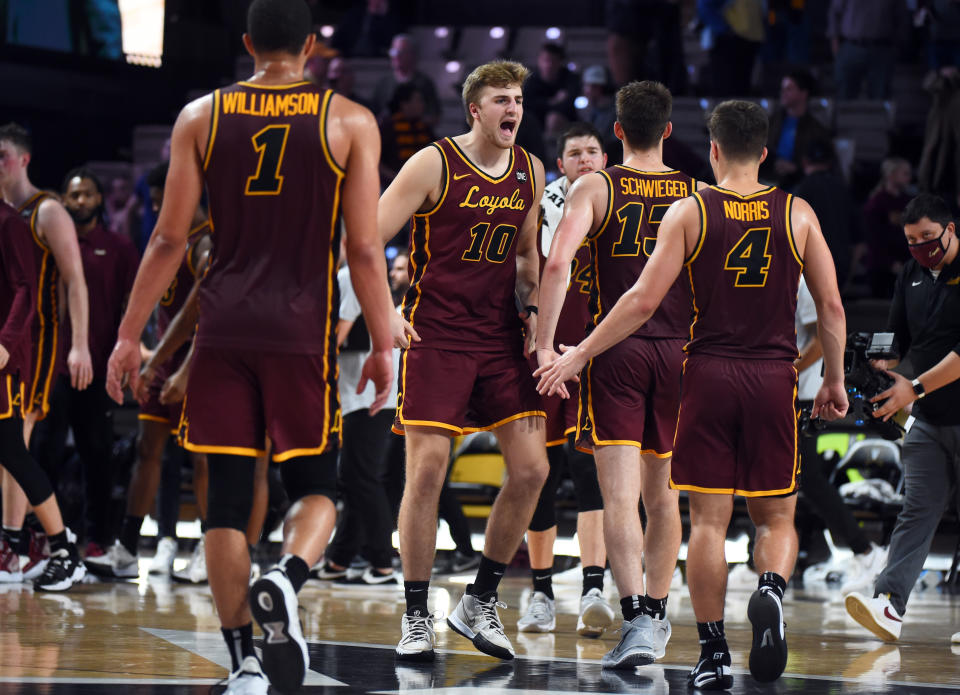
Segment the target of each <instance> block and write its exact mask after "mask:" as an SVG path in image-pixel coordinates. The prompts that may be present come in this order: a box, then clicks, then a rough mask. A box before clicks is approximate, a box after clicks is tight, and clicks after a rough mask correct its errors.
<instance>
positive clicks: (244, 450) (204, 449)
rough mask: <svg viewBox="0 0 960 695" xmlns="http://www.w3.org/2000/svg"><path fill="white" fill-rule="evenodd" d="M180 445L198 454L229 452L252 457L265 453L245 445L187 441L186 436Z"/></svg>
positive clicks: (234, 454) (233, 454)
mask: <svg viewBox="0 0 960 695" xmlns="http://www.w3.org/2000/svg"><path fill="white" fill-rule="evenodd" d="M182 446H183V448H184V449H186V450H187V451H195V452H197V453H198V454H229V455H231V456H252V457H253V458H257V457H259V456H266V455H267V452H266V450H265V449H253V448H251V447H245V446H213V445H210V446H207V445H204V444H193V443H191V442H189V441H187V438H186V437H184V438H183V445H182Z"/></svg>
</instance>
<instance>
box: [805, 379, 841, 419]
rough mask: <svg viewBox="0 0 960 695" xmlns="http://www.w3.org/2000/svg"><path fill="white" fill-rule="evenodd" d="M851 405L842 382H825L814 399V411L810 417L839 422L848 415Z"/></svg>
mask: <svg viewBox="0 0 960 695" xmlns="http://www.w3.org/2000/svg"><path fill="white" fill-rule="evenodd" d="M849 405H850V404H849V403H848V402H847V389H846V387H845V386H844V385H843V382H842V381H838V382H835V383H827V382H826V381H824V382H823V385H822V386H821V387H820V390H819V391H817V395H816V398H814V399H813V410H811V412H810V417H818V418H820V419H821V420H839V419H840V418H842V417H843V416H844V415H846V414H847V408H848V407H849Z"/></svg>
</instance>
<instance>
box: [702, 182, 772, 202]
mask: <svg viewBox="0 0 960 695" xmlns="http://www.w3.org/2000/svg"><path fill="white" fill-rule="evenodd" d="M710 188H712V189H714V190H717V191H720V192H721V193H726V194H727V195H732V196H735V197H737V198H739V199H740V200H750V199H751V198H756V197H757V196H758V195H764V194H765V193H770V192H772V191H775V190H776V189H777V187H776V186H767V187H766V188H764V189H763V190H762V191H757V192H756V193H750V194H748V195H741V194H740V193H737V192H736V191H731V190H730V189H729V188H722V187H720V186H717V185H712V186H710Z"/></svg>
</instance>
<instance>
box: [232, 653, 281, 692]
mask: <svg viewBox="0 0 960 695" xmlns="http://www.w3.org/2000/svg"><path fill="white" fill-rule="evenodd" d="M269 687H270V684H269V683H268V682H267V677H266V676H265V675H263V669H261V668H260V662H259V661H257V657H255V656H248V657H247V658H246V659H244V660H243V663H241V664H240V668H239V669H237V670H236V671H234V672H233V673H231V674H230V677H229V678H228V679H227V689H226V690H224V691H223V695H267V689H268V688H269Z"/></svg>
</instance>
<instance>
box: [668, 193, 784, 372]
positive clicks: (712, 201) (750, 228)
mask: <svg viewBox="0 0 960 695" xmlns="http://www.w3.org/2000/svg"><path fill="white" fill-rule="evenodd" d="M694 197H695V198H696V200H697V203H698V204H699V205H700V219H701V223H702V227H701V230H700V241H699V242H698V243H697V246H696V248H695V250H694V252H693V253H692V254H691V256H690V260H688V261H687V271H688V272H687V281H688V283H689V285H690V288H691V290H692V292H693V309H694V320H693V323H692V324H691V326H690V342H689V343H688V344H687V346H686V348H685V350H686V351H687V352H689V353H690V354H695V353H704V354H708V355H716V356H719V357H739V358H747V359H784V360H791V361H792V360H794V359H796V357H797V336H796V329H795V328H794V317H795V314H796V310H797V291H798V288H799V286H800V272H801V271H802V270H803V262H802V261H801V260H800V254H799V253H797V247H796V244H795V242H794V239H793V229H792V228H791V226H790V214H791V206H792V203H793V196H792V195H790V194H789V193H786V192H784V191H782V190H780V189H779V188H773V187H771V188H766V189H764V190H762V191H759V192H757V193H753V194H751V195H747V196H742V195H740V194H739V193H734V192H733V191H728V190H726V189H723V188H719V187H717V186H711V187H710V188H708V189H706V190H704V191H703V192H702V193H699V194H695V196H694ZM682 275H683V274H682V273H681V276H682Z"/></svg>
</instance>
